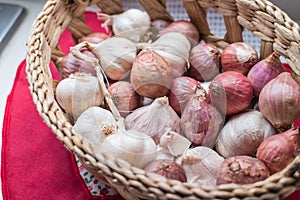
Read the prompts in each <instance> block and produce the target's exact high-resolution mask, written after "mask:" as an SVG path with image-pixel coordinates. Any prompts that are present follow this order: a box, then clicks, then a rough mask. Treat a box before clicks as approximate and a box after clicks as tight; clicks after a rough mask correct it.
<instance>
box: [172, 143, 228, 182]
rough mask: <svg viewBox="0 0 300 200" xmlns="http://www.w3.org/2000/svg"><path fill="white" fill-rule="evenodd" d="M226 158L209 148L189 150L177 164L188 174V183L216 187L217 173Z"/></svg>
mask: <svg viewBox="0 0 300 200" xmlns="http://www.w3.org/2000/svg"><path fill="white" fill-rule="evenodd" d="M223 161H224V158H223V157H222V156H220V155H219V154H218V153H217V152H215V151H214V150H213V149H211V148H209V147H204V146H198V147H194V148H191V149H188V150H187V151H186V152H185V153H184V154H183V155H181V156H180V157H179V158H178V159H176V162H177V163H179V164H180V165H181V166H182V167H183V169H184V170H185V172H186V176H187V182H189V183H200V184H202V185H216V180H217V172H218V168H219V167H220V165H221V163H222V162H223Z"/></svg>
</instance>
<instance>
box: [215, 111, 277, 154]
mask: <svg viewBox="0 0 300 200" xmlns="http://www.w3.org/2000/svg"><path fill="white" fill-rule="evenodd" d="M275 133H276V130H275V129H274V127H273V126H272V125H271V124H270V123H269V122H268V121H267V120H266V119H265V118H264V116H263V115H262V113H261V112H259V111H257V110H250V111H246V112H243V113H240V114H236V115H234V116H233V117H231V118H230V119H229V120H228V121H227V122H226V124H225V125H224V127H223V128H222V129H221V131H220V133H219V135H218V138H217V141H216V145H215V147H216V151H217V152H218V153H219V154H220V155H222V156H223V157H225V158H228V157H232V156H237V155H248V156H255V154H256V150H257V148H258V146H259V145H260V144H261V142H262V141H263V140H265V139H266V138H268V137H270V136H272V135H274V134H275Z"/></svg>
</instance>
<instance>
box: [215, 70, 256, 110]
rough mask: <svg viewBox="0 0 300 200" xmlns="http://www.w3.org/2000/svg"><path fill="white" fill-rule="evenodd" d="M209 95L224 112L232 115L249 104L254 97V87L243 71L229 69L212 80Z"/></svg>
mask: <svg viewBox="0 0 300 200" xmlns="http://www.w3.org/2000/svg"><path fill="white" fill-rule="evenodd" d="M209 95H210V96H209V97H210V99H211V102H212V104H213V105H215V106H216V107H217V108H218V109H219V110H220V111H221V112H222V113H226V115H232V114H236V113H239V112H241V111H243V110H245V109H246V108H247V107H248V106H249V104H250V103H251V100H252V97H253V87H252V85H251V83H250V81H249V80H248V79H247V77H246V76H244V75H243V74H242V73H240V72H236V71H227V72H223V73H221V74H219V75H217V76H216V77H215V78H214V79H213V80H212V81H211V83H210V85H209Z"/></svg>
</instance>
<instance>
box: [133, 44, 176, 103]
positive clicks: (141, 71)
mask: <svg viewBox="0 0 300 200" xmlns="http://www.w3.org/2000/svg"><path fill="white" fill-rule="evenodd" d="M130 81H131V84H132V87H133V88H134V90H135V91H136V92H137V93H138V94H139V95H141V96H144V97H149V98H151V99H155V98H157V97H162V96H166V95H167V94H168V93H169V89H170V87H171V84H172V81H173V76H172V69H171V66H170V64H169V63H168V62H167V61H166V60H165V59H164V58H163V57H162V56H161V55H159V54H157V53H156V52H154V51H151V50H149V49H145V50H143V51H142V52H140V53H139V54H138V56H137V57H136V59H135V61H134V62H133V66H132V70H131V74H130Z"/></svg>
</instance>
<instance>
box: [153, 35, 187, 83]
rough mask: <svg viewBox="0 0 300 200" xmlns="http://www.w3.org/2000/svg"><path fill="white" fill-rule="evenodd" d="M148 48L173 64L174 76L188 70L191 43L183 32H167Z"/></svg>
mask: <svg viewBox="0 0 300 200" xmlns="http://www.w3.org/2000/svg"><path fill="white" fill-rule="evenodd" d="M148 48H150V49H151V50H154V51H155V52H156V53H158V54H160V55H161V56H163V57H164V58H165V59H166V61H168V62H169V63H170V64H171V67H172V72H173V76H174V77H179V76H181V75H182V74H183V73H184V72H185V71H186V67H187V64H188V63H187V61H188V59H189V55H190V50H191V44H190V42H189V40H188V39H187V37H185V36H184V35H183V34H182V33H178V32H169V33H165V34H164V35H162V36H160V37H159V38H158V39H157V40H156V41H155V42H153V43H152V44H151V45H150V47H148Z"/></svg>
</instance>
